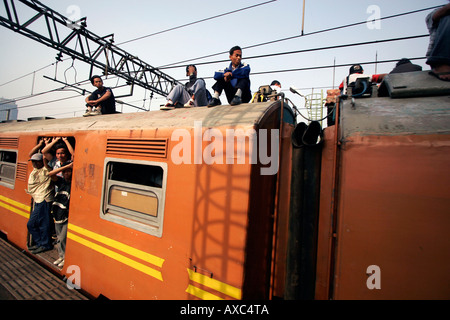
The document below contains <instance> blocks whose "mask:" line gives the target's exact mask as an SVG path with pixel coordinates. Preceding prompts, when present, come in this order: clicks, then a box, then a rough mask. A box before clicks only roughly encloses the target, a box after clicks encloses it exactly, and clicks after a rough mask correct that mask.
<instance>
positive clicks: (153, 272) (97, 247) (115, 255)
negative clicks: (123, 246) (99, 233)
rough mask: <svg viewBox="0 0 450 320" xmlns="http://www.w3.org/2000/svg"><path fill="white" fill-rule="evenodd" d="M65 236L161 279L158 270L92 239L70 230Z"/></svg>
mask: <svg viewBox="0 0 450 320" xmlns="http://www.w3.org/2000/svg"><path fill="white" fill-rule="evenodd" d="M67 238H69V239H71V240H74V241H76V242H78V243H80V244H82V245H84V246H86V247H88V248H90V249H92V250H95V251H97V252H99V253H101V254H104V255H105V256H107V257H110V258H112V259H114V260H116V261H119V262H121V263H123V264H125V265H127V266H129V267H132V268H134V269H136V270H138V271H141V272H143V273H145V274H147V275H149V276H151V277H153V278H156V279H158V280H161V281H163V278H162V274H161V272H160V271H158V270H155V269H153V268H150V267H148V266H146V265H144V264H142V263H140V262H137V261H135V260H133V259H130V258H128V257H125V256H124V255H121V254H120V253H117V252H115V251H112V250H110V249H107V248H105V247H102V246H101V245H98V244H96V243H94V242H92V241H89V240H86V239H84V238H82V237H80V236H77V235H75V234H73V233H72V232H67Z"/></svg>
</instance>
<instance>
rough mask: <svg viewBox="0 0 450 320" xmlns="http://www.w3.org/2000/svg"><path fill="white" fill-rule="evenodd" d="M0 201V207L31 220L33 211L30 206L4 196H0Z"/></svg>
mask: <svg viewBox="0 0 450 320" xmlns="http://www.w3.org/2000/svg"><path fill="white" fill-rule="evenodd" d="M0 200H1V201H0V207H3V208H5V209H6V210H9V211H11V212H14V213H17V214H18V215H21V216H22V217H25V218H27V219H29V218H30V210H31V207H30V206H27V205H25V204H23V203H20V202H17V201H15V200H13V199H10V198H7V197H5V196H2V195H0ZM2 201H3V202H2ZM5 202H6V203H5Z"/></svg>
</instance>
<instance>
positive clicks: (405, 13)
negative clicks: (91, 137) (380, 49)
mask: <svg viewBox="0 0 450 320" xmlns="http://www.w3.org/2000/svg"><path fill="white" fill-rule="evenodd" d="M274 1H276V0H271V1H266V2H263V3H260V4H257V5H253V6H249V7H245V8H241V9H238V10H234V11H230V12H227V13H224V14H221V15H217V16H213V17H210V18H205V19H201V20H198V21H195V22H191V23H188V24H184V25H181V26H178V27H174V28H170V29H167V30H163V31H160V32H157V33H153V34H149V35H146V36H142V37H139V38H136V39H131V40H128V41H125V42H122V43H120V44H124V43H128V42H131V41H135V40H139V39H142V38H146V37H150V36H152V35H156V34H160V33H164V32H168V31H171V30H175V29H179V28H182V27H185V26H189V25H192V24H196V23H200V22H204V21H207V20H211V19H214V18H218V17H221V16H224V15H228V14H232V13H236V12H239V11H243V10H247V9H250V8H253V7H257V6H261V5H264V4H268V3H271V2H274ZM438 7H441V6H433V7H428V8H424V9H418V10H413V11H408V12H404V13H399V14H394V15H390V16H386V17H381V18H379V19H374V21H376V20H386V19H391V18H396V17H400V16H404V15H409V14H413V13H418V12H422V11H426V10H431V9H435V8H438ZM367 22H368V21H367V20H365V21H361V22H356V23H351V24H346V25H341V26H337V27H332V28H327V29H323V30H318V31H313V32H310V33H305V34H300V35H295V36H291V37H286V38H281V39H276V40H272V41H267V42H263V43H258V44H254V45H250V46H246V47H243V49H249V48H255V47H259V46H264V45H268V44H273V43H277V42H282V41H287V40H292V39H296V38H300V37H303V36H308V35H314V34H319V33H324V32H329V31H334V30H339V29H343V28H348V27H353V26H357V25H361V24H366V23H367ZM426 36H429V35H428V34H427V35H418V36H410V37H402V38H395V39H385V40H376V41H367V42H362V43H353V44H343V45H336V46H329V47H323V48H311V49H303V50H297V51H290V52H281V53H272V54H266V55H259V56H253V57H246V59H256V58H265V57H271V56H277V55H287V54H295V53H303V52H308V51H317V50H325V49H335V48H343V47H347V46H358V45H368V44H373V43H381V42H389V41H399V40H407V39H413V38H420V37H426ZM224 53H227V51H225V52H219V53H215V54H209V55H206V56H202V57H197V58H192V59H189V60H183V61H179V62H174V63H171V64H167V65H163V66H161V67H159V68H160V69H169V68H178V67H185V65H175V64H180V63H184V62H189V61H194V60H199V59H204V58H207V57H212V56H216V55H220V54H224ZM415 59H424V57H421V58H410V60H415ZM224 61H229V60H218V61H210V62H201V63H196V64H212V63H219V62H224ZM395 61H398V60H384V61H374V62H361V64H372V63H388V62H395ZM54 64H55V63H52V64H50V65H47V66H45V67H43V68H40V69H38V70H36V71H34V72H31V73H28V74H26V75H24V76H21V77H19V78H16V79H13V80H10V81H8V82H6V83H3V84H0V86H3V85H5V84H8V83H11V82H13V81H16V80H19V79H21V78H23V77H26V76H28V75H31V74H33V73H35V72H37V71H40V70H42V69H45V68H47V67H49V66H51V65H54ZM352 64H354V63H352ZM352 64H340V65H327V66H315V67H305V68H295V69H285V70H273V71H262V72H252V74H253V75H260V74H270V73H282V72H293V71H304V70H313V69H323V68H333V67H334V68H337V67H343V66H349V65H352ZM211 78H212V77H211ZM205 79H208V78H205ZM57 90H60V89H53V90H50V91H48V92H43V93H40V94H45V93H50V92H52V91H57ZM40 94H35V95H32V96H27V97H23V98H22V99H26V98H30V97H34V96H36V95H40ZM77 96H78V95H77ZM73 97H75V96H72V97H68V98H62V99H57V100H52V101H48V102H42V103H37V104H32V105H27V106H22V107H18V108H25V107H31V106H36V105H40V104H45V103H50V102H56V101H61V100H65V99H71V98H73ZM18 100H19V99H9V100H8V101H18ZM20 100H21V99H20ZM4 103H5V102H4ZM4 103H1V104H4ZM125 104H127V103H125ZM130 106H132V105H130ZM132 107H136V106H132ZM136 108H138V109H140V108H139V107H136Z"/></svg>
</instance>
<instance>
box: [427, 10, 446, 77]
mask: <svg viewBox="0 0 450 320" xmlns="http://www.w3.org/2000/svg"><path fill="white" fill-rule="evenodd" d="M449 39H450V16H445V17H443V18H441V20H439V26H438V28H437V30H436V34H435V38H434V46H433V48H432V50H431V52H429V56H428V57H427V58H428V59H427V61H426V63H427V64H429V65H431V67H432V68H433V67H435V66H439V65H443V64H445V65H450V40H449Z"/></svg>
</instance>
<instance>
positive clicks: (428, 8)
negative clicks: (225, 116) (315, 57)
mask: <svg viewBox="0 0 450 320" xmlns="http://www.w3.org/2000/svg"><path fill="white" fill-rule="evenodd" d="M439 7H441V6H433V7H427V8H423V9H418V10H413V11H407V12H403V13H397V14H394V15H390V16H386V17H381V18H379V19H376V20H380V21H381V20H386V19H392V18H397V17H401V16H405V15H409V14H414V13H418V12H422V11H427V10H432V9H436V8H439ZM366 23H367V20H364V21H360V22H355V23H350V24H345V25H341V26H337V27H332V28H327V29H322V30H317V31H313V32H309V33H304V34H298V35H295V36H290V37H286V38H280V39H276V40H272V41H266V42H262V43H258V44H253V45H249V46H245V47H244V46H243V47H242V49H250V48H256V47H260V46H265V45H269V44H273V43H277V42H282V41H287V40H292V39H297V38H300V37H305V36H311V35H315V34H319V33H324V32H329V31H335V30H339V29H344V28H349V27H354V26H358V25H362V24H366ZM227 52H228V51H222V52H217V53H213V54H208V55H205V56H201V57H197V58H191V59H187V60H182V61H177V62H173V63H169V64H165V65H162V66H160V67H159V68H160V69H162V68H165V67H169V66H172V65H178V64H181V63H186V62H192V61H195V60H200V59H205V58H210V57H214V56H218V55H221V54H226V53H227Z"/></svg>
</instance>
